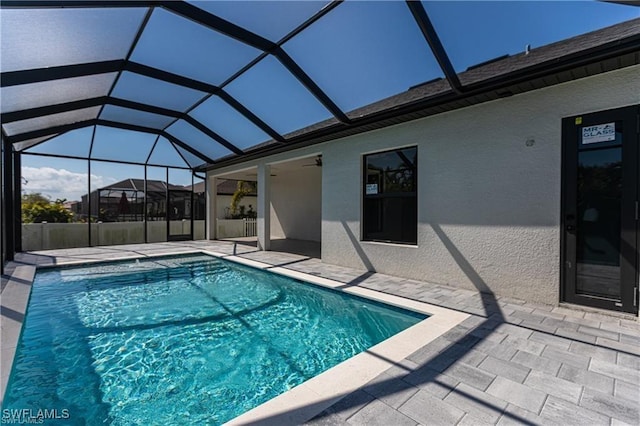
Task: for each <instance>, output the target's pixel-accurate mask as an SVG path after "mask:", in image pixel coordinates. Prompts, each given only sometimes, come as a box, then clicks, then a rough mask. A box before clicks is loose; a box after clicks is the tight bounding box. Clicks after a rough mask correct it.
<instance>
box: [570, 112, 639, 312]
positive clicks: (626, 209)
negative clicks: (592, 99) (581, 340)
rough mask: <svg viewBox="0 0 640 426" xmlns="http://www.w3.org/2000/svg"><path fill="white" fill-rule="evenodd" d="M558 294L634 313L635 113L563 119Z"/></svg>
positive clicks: (635, 218) (636, 132) (589, 303)
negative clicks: (561, 291) (560, 243)
mask: <svg viewBox="0 0 640 426" xmlns="http://www.w3.org/2000/svg"><path fill="white" fill-rule="evenodd" d="M562 138H563V206H562V207H563V212H562V222H563V223H562V227H563V253H562V254H563V259H562V270H561V271H562V272H561V273H562V277H561V280H562V290H563V299H564V300H565V301H567V302H571V303H577V304H582V305H588V306H594V307H600V308H605V309H612V310H619V311H625V312H632V313H635V312H637V311H638V306H637V305H638V299H637V298H638V295H637V287H638V251H637V247H638V245H637V241H638V227H637V223H638V220H637V219H638V163H639V159H638V155H639V154H638V107H637V106H634V107H627V108H620V109H615V110H609V111H603V112H598V113H593V114H586V115H582V116H577V117H571V118H567V119H564V120H563V136H562Z"/></svg>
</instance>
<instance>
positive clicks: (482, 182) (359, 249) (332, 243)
mask: <svg viewBox="0 0 640 426" xmlns="http://www.w3.org/2000/svg"><path fill="white" fill-rule="evenodd" d="M639 94H640V67H638V66H635V67H631V68H626V69H622V70H618V71H615V72H610V73H606V74H601V75H598V76H594V77H590V78H586V79H582V80H579V81H574V82H569V83H565V84H560V85H556V86H552V87H548V88H545V89H542V90H537V91H534V92H528V93H524V94H521V95H517V96H512V97H509V98H504V99H500V100H496V101H493V102H489V103H484V104H480V105H476V106H472V107H468V108H464V109H460V110H456V111H452V112H448V113H445V114H440V115H437V116H432V117H427V118H424V119H420V120H416V121H413V122H409V123H405V124H400V125H397V126H393V127H388V128H385V129H382V130H378V131H374V132H369V133H365V134H360V135H356V136H353V137H349V138H345V139H343V140H341V141H336V142H334V143H332V144H328V145H327V146H326V147H324V148H323V159H324V164H325V166H324V170H323V185H322V188H323V194H324V198H323V210H322V217H323V225H322V226H323V233H322V260H323V261H324V262H327V263H331V264H337V265H344V266H351V267H359V268H366V269H369V270H376V271H378V272H383V273H387V274H391V275H397V276H403V277H407V278H415V279H421V280H426V281H430V282H434V283H443V284H450V285H455V286H458V287H464V288H471V289H479V290H482V291H493V292H494V293H496V294H499V295H505V296H513V297H518V298H521V299H524V300H530V301H537V302H543V303H550V304H553V303H557V302H558V299H559V276H560V272H559V267H560V265H559V263H560V260H559V259H560V228H559V225H560V191H561V182H560V176H561V120H562V118H563V117H566V116H571V115H577V114H582V113H588V112H594V111H599V110H605V109H610V108H616V107H621V106H625V105H631V104H636V103H638V102H639V101H640V96H639ZM527 141H529V143H528V144H527ZM532 142H533V144H531V143H532ZM411 145H416V146H418V194H419V195H418V222H419V223H418V244H417V246H402V245H397V244H381V243H373V242H361V241H360V235H361V223H360V216H361V201H360V200H361V198H362V184H361V182H362V155H363V154H366V153H371V152H375V151H380V150H387V149H391V148H396V147H402V146H411ZM528 145H531V146H528ZM357 165H360V166H359V167H358V166H357Z"/></svg>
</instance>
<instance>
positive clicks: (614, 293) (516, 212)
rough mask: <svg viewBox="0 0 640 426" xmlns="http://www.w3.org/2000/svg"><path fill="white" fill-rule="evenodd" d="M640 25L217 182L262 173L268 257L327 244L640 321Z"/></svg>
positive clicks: (386, 263) (432, 276)
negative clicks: (280, 250) (290, 243)
mask: <svg viewBox="0 0 640 426" xmlns="http://www.w3.org/2000/svg"><path fill="white" fill-rule="evenodd" d="M639 25H640V20H638V19H636V20H632V21H629V22H625V23H622V24H618V25H614V26H611V27H608V28H605V29H602V30H599V31H596V32H593V33H589V34H585V35H581V36H577V37H574V38H571V39H568V40H564V41H561V42H558V43H554V44H551V45H548V46H543V47H540V48H536V49H532V50H530V51H527V52H523V53H521V54H518V55H515V56H510V57H506V58H500V59H498V60H495V61H491V62H489V63H485V64H481V65H479V66H477V67H473V68H470V69H468V70H467V71H465V72H463V73H460V74H459V76H458V77H459V81H460V85H459V87H458V88H457V89H456V90H455V91H452V90H451V86H450V84H452V83H451V82H450V81H449V82H448V81H447V80H444V79H440V80H436V81H433V82H427V83H425V84H422V85H419V86H415V87H413V88H411V89H409V90H408V91H407V92H405V93H402V94H399V95H397V96H393V97H391V98H388V99H385V100H383V101H380V102H378V103H375V104H373V105H369V106H367V107H363V108H361V109H358V110H356V111H352V112H350V113H349V117H368V118H369V119H368V120H363V124H359V125H358V126H347V125H345V126H342V127H341V126H340V123H336V120H334V119H332V120H328V121H326V122H322V123H317V124H315V125H314V126H312V127H310V128H309V129H303V130H301V131H299V132H298V133H297V135H298V136H299V141H300V142H299V143H298V145H294V144H290V145H289V146H288V147H287V149H284V148H282V145H279V144H278V142H276V141H273V142H272V147H273V150H272V151H271V153H270V152H269V150H268V147H269V143H266V144H263V145H262V146H261V147H260V149H261V151H260V156H253V157H252V158H249V159H248V160H245V161H241V160H237V159H234V160H233V161H230V162H229V163H228V164H226V165H225V163H224V161H221V162H218V163H217V164H212V165H209V166H208V178H209V181H210V182H211V183H213V182H216V180H217V179H226V178H229V177H233V176H237V175H239V174H241V173H244V174H247V172H248V171H251V172H255V174H257V182H258V194H257V200H256V204H257V210H258V211H260V212H261V213H260V215H259V217H258V242H259V247H261V248H262V249H267V250H268V249H269V247H270V240H271V239H272V238H276V237H285V238H291V239H307V240H316V241H320V242H321V244H322V249H321V250H322V261H323V263H327V264H334V265H342V266H347V267H352V268H357V269H366V270H369V271H377V272H381V273H385V274H390V275H395V276H400V277H406V278H412V279H419V280H428V281H430V282H434V283H441V284H447V285H451V286H456V287H461V288H469V289H474V290H480V291H482V292H485V293H493V294H494V295H496V296H507V297H514V298H518V299H521V300H526V301H533V302H542V303H546V304H551V305H555V304H558V303H559V302H570V303H574V304H582V305H586V306H593V307H598V308H604V309H611V310H619V311H625V312H631V313H637V312H638V308H637V304H638V291H637V289H638V287H637V277H638V275H639V274H638V273H639V270H640V269H639V265H640V261H639V260H638V241H639V239H640V238H639V237H640V235H639V234H640V231H639V229H638V225H637V224H638V222H637V220H638V217H637V214H638V213H637V211H638V207H637V206H638V197H637V194H638V190H639V189H640V188H639V186H640V185H639V183H638V175H639V172H640V164H639V163H640V160H639V158H640V156H639V155H638V146H639V136H638V128H639V120H640V119H639V118H638V117H639V115H640V105H639V104H640V95H639V94H640V65H638V46H640V44H639V43H640V33H639V32H638V28H640V26H639ZM335 129H338V130H335ZM323 131H324V132H325V133H324V134H323V133H322V132H323ZM305 132H308V134H309V136H308V137H306V138H305ZM327 134H328V135H330V136H326V135H327ZM318 135H319V136H318ZM319 154H321V155H322V157H321V161H320V162H319V163H318V164H317V165H318V166H321V167H305V166H308V165H309V163H310V164H311V165H313V161H314V159H317V158H319V157H318V155H319ZM264 188H268V190H266V191H265V190H263V189H264ZM212 202H213V200H212ZM576 229H578V230H579V232H577V231H576ZM215 237H216V235H215V228H211V229H210V234H209V238H215ZM479 306H481V304H479Z"/></svg>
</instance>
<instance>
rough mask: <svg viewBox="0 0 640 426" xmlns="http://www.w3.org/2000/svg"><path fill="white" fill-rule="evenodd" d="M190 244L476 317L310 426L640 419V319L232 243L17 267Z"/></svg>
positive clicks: (65, 254)
mask: <svg viewBox="0 0 640 426" xmlns="http://www.w3.org/2000/svg"><path fill="white" fill-rule="evenodd" d="M194 249H202V250H209V251H214V252H219V253H225V254H235V255H236V256H241V257H244V258H247V259H251V260H256V261H259V262H263V263H267V264H270V265H273V266H274V267H283V268H287V269H292V270H296V271H300V272H304V273H308V274H313V275H317V276H321V277H324V278H329V279H332V280H336V281H340V282H343V283H344V285H345V287H349V286H360V287H364V288H369V289H373V290H377V291H381V292H384V293H389V294H393V295H397V296H401V297H405V298H409V299H414V300H419V301H423V302H426V303H429V304H433V305H438V306H442V307H446V308H449V309H453V310H458V311H463V312H466V313H469V314H471V316H470V317H469V318H468V319H467V320H465V321H464V322H463V323H461V324H460V325H458V326H456V327H455V328H453V329H451V330H450V331H448V332H447V333H445V334H444V335H442V336H441V337H439V338H437V339H435V340H434V341H432V342H430V343H428V344H426V345H425V346H423V347H421V348H420V349H419V350H417V351H416V352H414V353H413V354H411V355H410V356H408V357H407V358H405V359H404V360H403V361H402V362H399V363H397V365H395V366H393V367H391V368H390V369H389V370H388V371H386V372H384V373H382V374H381V375H380V376H379V377H377V378H376V379H374V380H372V381H371V382H370V383H369V384H368V385H366V386H364V387H362V388H360V389H358V390H356V391H355V392H352V393H348V394H345V395H344V397H343V398H342V399H341V400H340V401H338V402H337V403H335V404H334V405H332V406H331V407H329V408H328V409H326V410H324V411H323V412H322V413H321V414H319V415H318V416H316V417H315V418H313V419H309V421H308V424H313V425H340V424H347V425H377V424H379V425H385V426H386V425H404V424H407V425H416V424H424V425H427V424H428V425H453V424H457V425H484V424H498V425H505V424H542V425H581V426H582V425H624V424H629V425H638V424H640V323H639V322H638V319H637V318H634V317H624V316H612V315H608V314H606V313H602V312H595V311H589V310H579V309H574V308H570V307H564V306H548V305H540V304H532V303H527V302H524V301H521V300H515V299H507V298H503V297H499V296H495V295H492V294H487V293H479V292H474V291H469V290H464V289H457V288H454V287H448V286H442V285H436V284H431V283H428V282H423V281H416V280H408V279H403V278H397V277H391V276H387V275H383V274H377V273H372V272H367V271H361V270H355V269H350V268H344V267H338V266H333V265H328V264H324V263H322V262H321V261H320V259H317V258H312V257H308V256H302V255H295V254H290V253H283V252H275V251H269V252H262V251H257V250H256V249H255V247H252V246H250V245H244V244H240V243H233V242H220V241H191V242H180V243H157V244H139V245H128V246H117V247H95V248H83V249H66V250H50V251H42V252H34V253H21V254H19V255H17V258H16V260H17V262H16V263H17V264H20V263H27V264H35V265H39V266H42V265H62V264H68V263H75V262H87V261H96V260H108V259H117V258H123V257H132V256H141V255H143V256H146V255H158V254H162V253H165V252H166V253H176V252H181V251H184V252H187V251H192V250H194ZM3 289H4V283H3ZM2 315H3V321H4V320H5V318H4V317H5V313H4V312H3V314H2ZM3 368H4V367H3ZM265 423H269V421H268V420H266V421H265ZM271 423H274V424H275V423H276V419H273V422H271Z"/></svg>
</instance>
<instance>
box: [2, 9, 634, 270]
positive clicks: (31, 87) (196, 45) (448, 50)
mask: <svg viewBox="0 0 640 426" xmlns="http://www.w3.org/2000/svg"><path fill="white" fill-rule="evenodd" d="M615 3H616V2H613V3H593V4H589V5H584V4H583V5H581V6H580V7H581V8H582V9H581V10H583V11H585V10H586V9H589V13H591V14H592V15H593V13H594V12H597V16H598V17H599V18H598V20H597V21H594V20H587V19H584V20H581V19H579V17H578V16H576V22H578V23H577V24H576V25H574V26H571V28H567V26H565V25H563V23H562V22H561V21H554V19H555V18H554V16H556V15H557V16H560V14H556V12H557V11H556V10H555V9H554V8H556V9H558V10H559V9H562V8H565V9H566V8H571V7H574V6H572V5H570V4H559V3H554V2H549V3H548V4H538V5H536V6H535V7H533V6H532V4H531V3H527V2H513V3H501V4H496V3H484V2H472V3H464V2H426V1H423V2H420V1H406V2H402V1H390V2H363V1H344V2H343V1H329V2H326V1H273V2H260V1H246V2H245V1H242V2H231V1H228V2H226V1H209V2H207V1H189V2H183V1H141V0H131V1H88V0H86V1H85V0H77V1H65V0H51V1H45V0H40V1H37V0H34V1H19V0H6V1H5V0H3V1H2V2H1V7H2V8H1V15H0V17H1V24H2V25H1V43H2V45H1V52H2V53H1V61H0V64H1V65H0V66H1V76H0V77H1V93H0V94H1V117H0V118H1V121H2V188H3V190H2V221H1V222H2V228H3V233H2V235H3V237H2V253H3V260H4V259H5V258H6V259H11V258H12V256H13V253H14V252H16V251H21V250H22V249H23V248H22V235H21V233H22V229H21V226H20V225H21V212H20V206H21V202H20V200H21V195H22V194H24V193H25V192H29V191H32V190H33V189H34V187H35V178H34V176H35V175H30V176H27V175H26V174H25V171H26V170H28V171H30V172H33V173H35V171H36V170H39V171H42V170H43V168H44V167H49V168H50V169H52V170H54V171H58V172H59V171H61V170H63V171H67V172H68V173H67V174H65V175H64V176H61V174H60V173H57V174H56V173H53V172H51V173H52V174H51V175H50V176H55V177H56V178H55V179H64V178H65V176H66V177H68V176H70V175H73V176H75V178H77V179H80V181H81V182H82V183H81V184H77V186H80V187H81V188H80V189H77V188H76V189H75V191H76V192H74V193H73V198H75V200H71V199H68V198H69V197H71V195H69V196H66V197H61V198H67V199H68V201H76V200H77V201H81V200H80V199H81V197H82V196H86V198H87V200H86V206H85V207H86V213H85V219H86V229H85V231H83V232H85V234H86V235H84V236H83V237H82V239H83V240H84V241H85V242H86V244H87V245H95V244H99V243H98V242H97V240H96V238H95V237H96V236H95V235H93V236H92V233H95V232H98V231H97V230H95V229H94V227H93V225H92V224H95V223H97V222H107V221H109V220H111V219H114V218H113V217H111V219H109V220H107V217H106V216H104V217H102V218H101V217H100V214H101V213H100V203H101V201H100V200H96V201H95V202H94V205H93V206H91V203H92V201H91V198H92V197H91V196H88V194H92V193H94V192H95V191H100V190H103V189H104V188H106V187H109V185H112V184H114V183H116V182H117V181H122V180H126V179H132V180H135V181H137V182H139V185H138V186H139V187H136V188H118V189H117V191H115V192H118V193H116V194H115V195H113V194H110V195H109V197H112V198H113V197H116V198H118V203H119V204H117V206H116V207H113V206H111V207H109V209H110V211H111V213H110V215H111V216H114V215H115V216H116V218H115V219H114V221H118V218H117V216H120V219H124V218H125V217H126V218H127V219H128V220H127V221H130V222H140V223H148V222H153V221H156V219H163V220H164V221H165V222H166V231H165V233H164V234H163V235H162V236H161V237H160V239H161V240H162V239H172V238H180V239H184V238H196V235H194V226H195V221H198V220H202V221H204V219H205V218H204V217H197V216H198V214H196V213H193V212H197V211H202V208H198V209H195V208H193V207H194V206H195V205H196V204H198V205H200V204H203V203H204V199H200V200H198V199H197V198H198V196H197V195H194V194H193V191H191V188H193V186H194V185H196V184H198V183H200V182H202V181H203V180H205V181H206V179H205V174H206V172H207V171H208V170H213V169H216V168H220V167H223V166H227V165H232V164H236V163H239V162H242V161H245V160H248V159H255V158H260V157H262V156H265V155H268V154H272V153H278V152H284V151H287V150H291V149H295V148H299V147H304V146H307V145H311V144H316V143H320V142H324V141H328V140H333V139H337V138H340V137H343V136H347V135H352V134H356V133H361V132H365V131H368V130H373V129H377V128H381V127H384V126H388V125H391V124H396V123H400V122H403V121H408V120H412V119H415V118H419V117H424V116H427V115H432V114H437V113H440V112H444V111H448V110H452V109H456V108H460V107H464V106H468V105H473V104H475V103H479V102H484V101H488V100H493V99H499V98H501V97H505V96H511V95H513V94H517V93H520V92H523V91H527V90H531V87H536V85H532V84H531V83H530V82H527V83H526V84H524V83H523V82H524V80H525V78H524V77H523V76H525V75H526V76H529V77H530V76H532V75H535V76H537V77H539V79H540V83H539V85H540V86H542V85H546V84H553V83H552V82H548V81H543V80H544V78H545V76H548V75H551V74H554V75H560V77H555V78H560V80H562V78H566V79H571V78H573V77H570V76H566V77H562V76H561V73H562V72H566V71H567V70H568V69H569V68H572V67H575V66H577V65H579V64H581V63H584V64H587V63H589V61H592V60H593V57H596V56H597V57H598V58H599V60H601V61H607V60H608V58H619V57H621V56H623V55H625V54H629V55H631V56H629V59H628V60H629V61H633V60H635V59H633V57H632V53H633V52H634V51H635V50H637V41H634V40H633V39H626V40H624V41H623V42H620V41H619V40H616V42H615V43H613V42H612V43H611V44H606V43H602V42H598V43H596V42H595V41H589V40H587V41H586V42H585V43H583V44H582V45H581V49H582V50H580V49H577V47H576V48H573V49H574V50H575V51H572V50H571V49H572V48H571V47H569V48H566V49H564V50H561V51H555V50H553V49H552V48H551V49H547V50H543V49H541V53H539V54H531V55H529V46H528V43H530V39H529V37H528V35H527V34H526V31H525V32H519V31H518V30H517V29H518V28H523V27H526V26H528V25H535V24H536V22H537V23H538V24H539V25H542V24H549V27H551V26H556V27H557V28H558V29H557V30H556V29H554V30H553V31H546V32H545V36H544V37H543V38H542V39H540V40H539V42H540V44H549V43H553V42H556V41H558V40H562V39H566V38H569V37H573V36H576V35H578V34H582V33H585V32H588V31H592V30H595V29H599V28H602V27H606V26H608V25H613V24H617V23H620V22H622V21H627V20H629V19H633V18H636V17H637V12H636V11H637V9H635V8H634V7H632V6H628V5H625V4H624V3H627V2H619V3H620V4H615ZM564 12H566V10H564ZM479 13H482V16H484V17H485V18H483V20H481V22H480V20H478V19H476V18H475V17H476V16H478V14H479ZM581 13H582V12H581ZM585 13H586V12H585ZM506 17H508V19H505V18H506ZM536 19H537V20H538V21H536ZM549 20H551V21H549ZM552 24H553V25H552ZM488 32H491V33H496V35H495V38H493V39H491V40H490V39H488V38H487V37H486V34H487V33H488ZM589 43H591V45H590V44H589ZM585 46H586V47H585ZM534 47H535V46H534ZM505 53H508V55H506V56H501V55H504V54H505ZM509 55H511V56H509ZM567 55H573V56H572V57H571V61H570V63H568V62H566V61H564V62H563V61H558V60H556V59H557V58H559V57H565V56H567ZM594 55H595V56H594ZM496 58H497V59H498V61H497V62H496ZM581 61H582V62H581ZM616 61H618V59H616ZM623 62H624V60H623ZM496 63H499V64H500V66H495V64H496ZM617 63H618V62H617ZM615 66H624V63H618V65H615ZM585 72H586V73H587V74H588V73H589V72H591V71H589V70H586V71H585ZM593 72H596V71H593ZM529 77H527V79H528V80H530V78H529ZM113 165H117V167H119V168H120V169H121V170H119V171H117V172H116V171H114V169H113V168H112V167H113ZM125 170H126V174H125ZM104 176H111V177H112V179H111V180H110V181H109V180H107V181H105V179H102V178H104ZM55 179H53V178H50V181H51V182H53V181H54V180H55ZM77 179H76V180H77ZM149 182H155V183H153V184H152V185H164V186H163V188H165V189H166V190H165V191H164V194H162V191H155V192H154V191H150V190H149V187H148V186H149ZM158 182H160V183H158ZM76 183H77V182H76ZM30 185H31V186H30ZM66 186H67V188H66V189H67V190H68V189H69V188H68V187H69V186H70V185H66ZM35 188H36V189H37V187H35ZM63 189H65V188H63ZM68 193H69V192H68ZM150 193H154V194H155V195H157V197H156V198H155V199H154V200H153V202H151V201H150V200H151V198H150V197H149V196H144V197H143V196H140V194H150ZM60 194H62V195H66V194H67V193H65V192H64V191H62V189H61V192H60ZM69 194H71V193H69ZM123 194H124V195H123ZM122 197H124V198H126V203H127V206H126V207H125V206H124V203H125V202H124V201H122V202H121V201H120V200H121V198H122ZM158 197H159V198H158ZM200 197H202V196H200ZM51 198H52V199H55V198H58V197H57V196H52V197H51ZM140 200H142V203H140ZM177 200H180V201H177ZM111 201H113V202H115V198H114V199H113V200H111ZM163 203H164V204H163ZM179 203H182V204H180V205H182V206H183V207H181V209H182V210H181V213H180V214H178V213H177V210H178V207H177V205H178V204H179ZM112 204H113V203H112ZM138 204H140V205H138ZM186 205H189V206H190V211H191V212H192V213H190V214H189V215H187V214H186V210H187V209H186V207H185V206H186ZM163 206H164V207H163ZM112 207H113V208H112ZM118 209H120V210H118ZM134 209H135V212H136V213H135V214H134V213H132V212H133V211H134ZM154 209H155V211H154ZM125 210H127V212H125ZM171 212H174V213H175V214H176V216H172V213H171ZM138 213H139V214H138ZM105 214H106V211H105ZM202 215H203V214H202V213H201V214H200V216H202ZM172 220H180V221H181V222H183V224H182V226H183V228H182V230H181V231H176V232H175V233H174V232H173V231H172V230H171V227H170V222H171V221H172ZM121 221H124V220H121ZM185 221H189V222H190V225H189V230H188V232H187V231H184V229H185V228H184V227H185V226H186V225H184V222H185ZM140 229H142V234H141V235H142V236H140V235H138V236H137V237H136V238H137V239H136V241H140V242H148V241H151V239H150V237H149V229H148V226H147V225H145V226H141V228H140ZM202 229H203V231H202V234H201V235H200V237H202V238H204V237H205V235H204V225H203V226H202ZM154 241H155V240H154Z"/></svg>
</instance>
